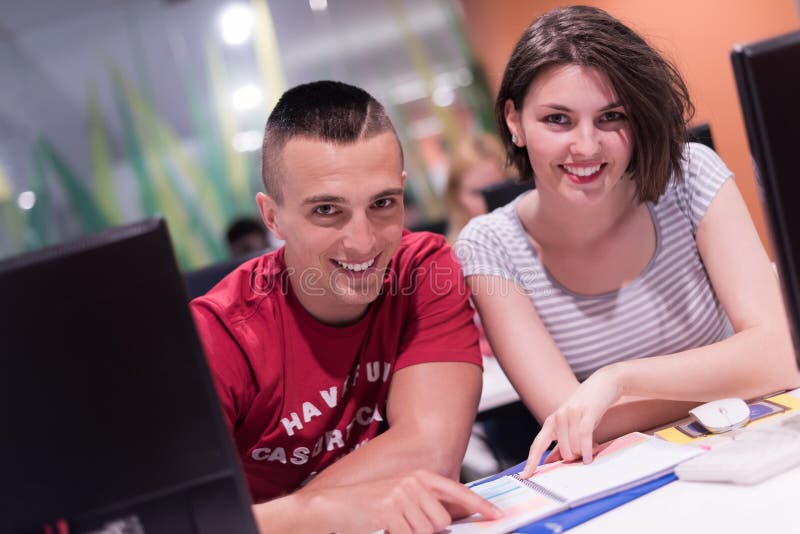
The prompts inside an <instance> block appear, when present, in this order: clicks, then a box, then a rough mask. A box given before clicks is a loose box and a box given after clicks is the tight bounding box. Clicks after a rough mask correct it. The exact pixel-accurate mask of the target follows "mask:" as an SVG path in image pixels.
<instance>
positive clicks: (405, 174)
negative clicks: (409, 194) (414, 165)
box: [400, 171, 408, 189]
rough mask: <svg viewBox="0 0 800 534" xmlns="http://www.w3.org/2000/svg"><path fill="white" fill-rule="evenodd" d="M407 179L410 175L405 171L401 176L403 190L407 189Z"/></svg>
mask: <svg viewBox="0 0 800 534" xmlns="http://www.w3.org/2000/svg"><path fill="white" fill-rule="evenodd" d="M406 178H408V173H407V172H406V171H403V173H402V174H401V175H400V179H401V180H402V181H401V182H400V187H402V188H403V189H405V188H406Z"/></svg>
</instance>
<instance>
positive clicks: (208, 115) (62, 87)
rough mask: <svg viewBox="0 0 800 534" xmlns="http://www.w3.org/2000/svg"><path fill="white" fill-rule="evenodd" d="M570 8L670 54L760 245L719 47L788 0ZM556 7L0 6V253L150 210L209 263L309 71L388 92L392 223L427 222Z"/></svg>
mask: <svg viewBox="0 0 800 534" xmlns="http://www.w3.org/2000/svg"><path fill="white" fill-rule="evenodd" d="M586 3H589V4H592V5H597V6H599V7H602V8H604V9H607V10H609V11H610V12H611V13H612V14H613V15H615V16H617V17H619V18H621V19H623V20H624V21H626V22H628V23H629V24H630V25H631V26H633V27H634V28H635V29H636V30H638V31H640V32H641V33H643V34H644V35H645V36H646V37H647V38H648V39H649V40H650V41H651V43H653V44H654V45H655V46H656V47H658V48H659V49H661V50H662V51H663V52H665V53H666V54H667V55H668V56H670V57H671V58H673V59H674V61H675V62H676V63H677V65H678V66H679V68H680V69H681V70H682V72H683V73H684V75H685V76H686V79H687V82H688V84H689V88H690V90H691V92H692V95H693V97H694V100H695V102H696V104H697V115H696V118H695V122H697V123H699V122H708V123H710V125H711V129H712V133H713V135H714V139H715V142H716V145H717V149H718V151H719V152H720V154H721V156H722V157H723V159H724V160H725V161H726V162H727V163H728V165H729V166H730V167H731V169H732V170H733V171H734V172H735V173H736V175H737V182H738V183H739V186H740V188H741V189H742V191H743V192H744V194H745V198H746V201H747V203H748V207H749V208H750V210H751V213H752V214H753V216H754V219H755V220H756V223H757V226H758V229H759V232H760V233H761V236H762V239H764V240H765V242H766V230H765V226H764V219H763V215H762V213H761V207H760V205H759V202H758V195H757V190H756V185H755V181H754V176H753V171H752V168H751V164H750V158H749V152H748V147H747V141H746V137H745V133H744V127H743V122H742V117H741V113H740V111H739V106H738V100H737V97H736V92H735V86H734V82H733V76H732V72H731V68H730V62H729V59H728V54H729V52H730V49H731V47H732V46H733V45H734V44H735V43H737V42H746V41H751V40H754V39H759V38H762V37H767V36H771V35H777V34H779V33H783V32H786V31H790V30H793V29H796V28H797V27H798V6H797V5H796V4H797V0H764V1H762V2H753V1H751V0H728V1H722V0H695V1H693V2H690V1H688V0H653V1H647V2H642V1H637V0H605V1H599V0H598V1H587V2H586ZM564 4H565V2H555V1H552V0H527V1H523V0H496V1H491V2H490V1H487V0H269V1H265V0H230V1H226V0H65V1H59V2H52V1H46V0H30V1H28V2H17V1H13V0H0V258H1V257H5V256H10V255H13V254H17V253H20V252H23V251H25V250H30V249H33V248H37V247H40V246H44V245H48V244H52V243H56V242H59V241H61V240H64V239H69V238H71V237H75V236H77V235H80V234H83V233H88V232H93V231H96V230H99V229H102V228H106V227H109V226H113V225H117V224H121V223H124V222H129V221H132V220H136V219H139V218H142V217H146V216H151V215H154V214H163V215H165V216H166V218H167V220H168V223H169V226H170V230H171V233H172V235H173V241H174V244H175V248H176V252H177V253H178V257H179V261H180V262H181V266H182V267H183V268H184V269H195V268H198V267H201V266H203V265H206V264H209V263H213V262H216V261H219V260H221V259H223V258H224V257H225V256H226V255H227V251H226V249H225V244H224V233H225V228H226V227H227V225H229V224H230V222H231V221H233V220H234V219H236V218H237V217H239V216H241V215H254V214H256V207H255V203H254V201H253V196H254V193H255V192H256V191H257V190H259V189H260V178H259V172H260V162H259V149H260V141H261V133H262V130H263V126H264V122H265V120H266V117H267V116H268V114H269V111H270V109H271V107H272V106H273V105H274V102H275V100H276V99H277V97H278V96H279V95H280V93H281V92H282V91H283V90H284V89H286V88H288V87H290V86H293V85H296V84H298V83H303V82H308V81H312V80H317V79H338V80H342V81H346V82H349V83H353V84H356V85H360V86H362V87H364V88H365V89H367V90H368V91H370V92H371V93H373V94H374V95H375V96H376V97H377V98H378V99H379V100H380V101H381V102H383V103H384V104H385V105H386V106H387V108H388V110H389V113H390V115H391V116H392V118H393V120H394V121H395V123H396V125H397V127H398V131H399V133H400V136H401V138H402V141H403V143H404V146H405V150H406V158H407V167H408V168H407V170H408V172H409V191H408V194H407V198H406V201H407V206H408V208H407V225H408V226H411V227H417V226H420V225H424V224H426V223H429V222H431V221H437V220H439V219H442V218H443V217H444V216H445V211H444V206H443V202H442V192H443V188H444V181H445V178H446V175H447V165H448V163H447V162H448V157H447V154H448V151H449V150H450V149H451V148H452V147H454V146H456V144H457V142H458V141H459V139H460V138H462V137H464V136H466V135H470V134H471V133H474V132H476V131H489V132H491V131H492V130H493V129H494V125H493V123H492V120H493V119H492V106H493V95H494V93H495V91H496V89H497V86H498V85H499V80H500V77H501V75H502V71H503V67H504V65H505V62H506V60H507V58H508V55H509V53H510V51H511V48H512V47H513V45H514V43H515V42H516V40H517V38H518V37H519V35H520V33H521V31H522V29H523V28H524V27H525V26H526V25H527V24H528V23H529V22H530V21H531V20H532V19H533V18H534V17H535V16H536V15H538V14H540V13H542V12H544V11H545V10H547V9H550V8H552V7H555V6H557V5H564ZM787 68H790V67H787Z"/></svg>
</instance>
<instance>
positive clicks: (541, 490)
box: [511, 473, 566, 502]
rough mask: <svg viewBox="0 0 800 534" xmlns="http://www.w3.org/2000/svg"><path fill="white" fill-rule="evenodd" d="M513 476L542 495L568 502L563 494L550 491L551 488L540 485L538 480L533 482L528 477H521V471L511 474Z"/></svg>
mask: <svg viewBox="0 0 800 534" xmlns="http://www.w3.org/2000/svg"><path fill="white" fill-rule="evenodd" d="M511 478H513V479H515V480H517V481H519V482H521V483H522V485H524V486H525V487H527V488H530V489H532V490H533V491H535V492H536V493H538V494H540V495H544V496H545V497H549V498H551V499H553V500H554V501H558V502H566V499H565V498H563V497H562V496H560V495H558V494H557V493H553V492H552V491H550V490H548V489H546V488H543V487H542V486H540V485H539V484H537V483H536V482H532V481H530V480H528V479H525V478H520V477H519V473H514V474H513V475H511Z"/></svg>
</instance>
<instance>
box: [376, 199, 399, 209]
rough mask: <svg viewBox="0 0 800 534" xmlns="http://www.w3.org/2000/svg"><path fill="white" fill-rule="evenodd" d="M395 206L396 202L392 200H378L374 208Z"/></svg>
mask: <svg viewBox="0 0 800 534" xmlns="http://www.w3.org/2000/svg"><path fill="white" fill-rule="evenodd" d="M393 204H394V200H393V199H391V198H382V199H380V200H376V201H375V204H374V206H375V207H376V208H388V207H390V206H392V205H393Z"/></svg>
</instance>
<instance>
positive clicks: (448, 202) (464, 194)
mask: <svg viewBox="0 0 800 534" xmlns="http://www.w3.org/2000/svg"><path fill="white" fill-rule="evenodd" d="M515 176H516V174H515V172H514V169H513V168H510V167H508V168H507V167H506V152H505V148H504V147H503V145H502V143H501V142H500V140H499V139H498V138H497V137H496V136H495V135H492V134H489V133H485V132H477V133H475V134H473V135H470V136H468V137H465V138H464V139H462V140H461V142H460V143H459V144H458V145H457V146H456V147H455V150H454V151H453V153H452V155H451V159H450V169H449V172H448V176H447V186H446V188H445V193H444V201H445V207H446V209H447V219H448V225H447V239H448V241H450V242H451V243H452V242H455V239H456V237H457V236H458V233H459V232H460V231H461V229H462V228H464V226H465V225H466V224H467V223H468V222H469V220H470V219H472V218H473V217H477V216H478V215H483V214H485V213H487V212H488V208H487V206H486V201H485V199H484V197H483V194H482V193H481V191H482V190H483V189H484V188H486V187H489V186H492V185H495V184H499V183H501V182H504V181H507V180H512V179H514V177H515ZM475 322H476V324H477V326H478V329H479V331H480V340H479V344H480V349H481V354H483V356H484V358H493V355H492V348H491V346H490V345H489V342H488V341H487V340H486V336H485V335H484V333H483V327H482V326H481V324H480V318H479V317H478V315H477V314H476V315H475ZM484 361H485V362H486V363H487V364H488V363H489V362H488V361H487V360H484ZM494 369H496V367H495V368H494ZM485 372H492V371H491V370H490V369H489V368H488V367H487V370H486V371H485ZM498 372H499V370H498ZM478 419H479V420H478V422H477V423H476V424H475V426H474V427H473V433H472V436H471V438H470V442H469V445H468V448H467V454H466V456H465V462H464V468H463V472H462V476H463V477H464V479H466V480H472V479H476V478H481V477H484V476H487V475H490V474H492V473H495V472H497V471H500V470H502V469H504V468H506V467H510V466H512V465H514V464H517V463H519V462H521V461H522V460H524V459H525V458H526V457H527V455H528V444H529V442H530V433H529V432H527V429H529V428H531V426H532V425H535V424H536V422H535V420H534V419H533V417H532V416H531V414H530V412H529V411H528V409H527V408H525V406H524V405H523V404H522V402H519V401H517V402H512V403H510V404H506V405H504V406H499V407H497V408H493V409H491V410H490V411H487V412H485V413H484V414H481V415H479V417H478ZM520 429H525V432H526V433H524V434H521V433H520Z"/></svg>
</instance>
